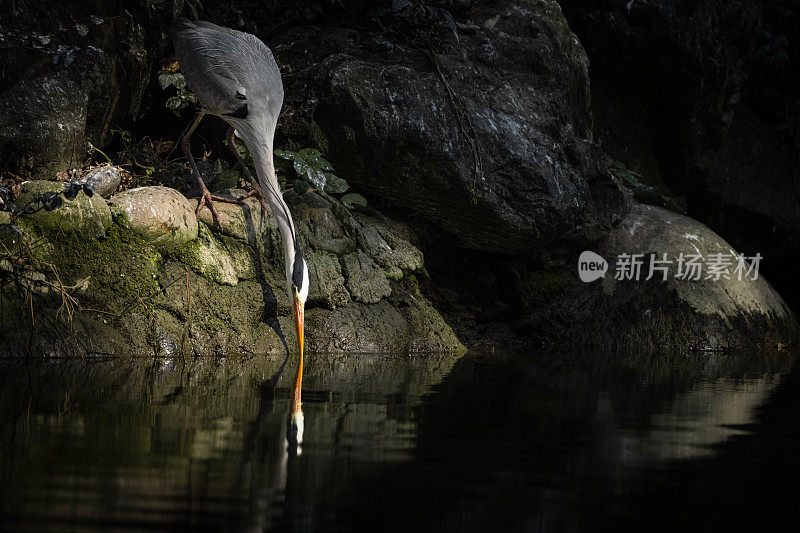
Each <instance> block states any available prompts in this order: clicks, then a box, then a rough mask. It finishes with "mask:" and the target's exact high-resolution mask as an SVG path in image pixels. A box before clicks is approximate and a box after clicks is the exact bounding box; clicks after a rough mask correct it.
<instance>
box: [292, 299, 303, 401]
mask: <svg viewBox="0 0 800 533" xmlns="http://www.w3.org/2000/svg"><path fill="white" fill-rule="evenodd" d="M303 311H304V304H303V302H301V301H300V299H299V298H298V297H297V295H294V323H295V326H296V327H297V346H298V348H299V349H300V358H299V359H298V361H297V374H296V376H295V378H294V391H293V392H292V412H293V413H297V412H299V411H300V406H301V401H300V390H301V387H302V386H303V320H304V315H303Z"/></svg>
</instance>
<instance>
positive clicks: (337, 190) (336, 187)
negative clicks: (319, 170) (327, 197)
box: [325, 172, 350, 194]
mask: <svg viewBox="0 0 800 533" xmlns="http://www.w3.org/2000/svg"><path fill="white" fill-rule="evenodd" d="M325 178H326V181H325V192H327V193H331V194H341V193H343V192H345V191H346V190H347V189H349V188H350V185H348V184H347V181H345V180H343V179H342V178H340V177H339V176H337V175H335V174H330V173H327V172H326V173H325Z"/></svg>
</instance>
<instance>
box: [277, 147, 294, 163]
mask: <svg viewBox="0 0 800 533" xmlns="http://www.w3.org/2000/svg"><path fill="white" fill-rule="evenodd" d="M275 155H276V156H278V157H280V158H281V159H288V160H289V161H291V160H292V159H294V152H292V151H291V150H278V149H277V148H276V149H275Z"/></svg>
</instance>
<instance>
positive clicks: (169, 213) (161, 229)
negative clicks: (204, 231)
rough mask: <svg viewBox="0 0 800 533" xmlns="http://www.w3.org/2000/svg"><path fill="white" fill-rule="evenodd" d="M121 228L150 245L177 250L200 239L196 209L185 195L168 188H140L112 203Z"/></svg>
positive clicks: (116, 197) (121, 195)
mask: <svg viewBox="0 0 800 533" xmlns="http://www.w3.org/2000/svg"><path fill="white" fill-rule="evenodd" d="M110 203H111V208H112V210H113V213H114V214H115V215H116V216H117V217H118V218H119V219H120V224H121V225H123V226H125V227H128V228H130V229H132V230H133V231H134V232H135V233H136V234H138V235H139V236H141V237H142V238H143V239H144V240H146V241H147V242H151V243H153V244H155V245H157V246H161V247H165V248H174V247H177V246H180V245H182V244H185V243H187V242H189V241H191V240H193V239H196V238H197V231H198V226H197V217H196V216H195V214H194V206H193V205H192V203H191V202H190V201H189V200H188V199H186V197H185V196H183V195H182V194H181V193H179V192H178V191H176V190H175V189H170V188H168V187H138V188H136V189H129V190H127V191H123V192H121V193H119V194H117V195H115V196H113V197H112V198H111V200H110Z"/></svg>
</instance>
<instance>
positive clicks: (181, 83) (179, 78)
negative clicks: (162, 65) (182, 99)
mask: <svg viewBox="0 0 800 533" xmlns="http://www.w3.org/2000/svg"><path fill="white" fill-rule="evenodd" d="M172 85H174V86H175V87H176V88H177V89H185V88H186V78H184V77H183V74H178V73H176V74H173V75H172Z"/></svg>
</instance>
